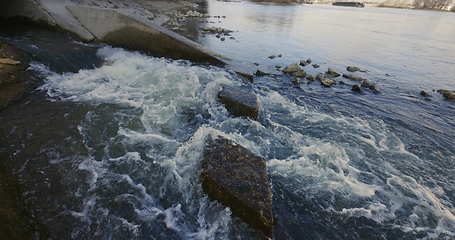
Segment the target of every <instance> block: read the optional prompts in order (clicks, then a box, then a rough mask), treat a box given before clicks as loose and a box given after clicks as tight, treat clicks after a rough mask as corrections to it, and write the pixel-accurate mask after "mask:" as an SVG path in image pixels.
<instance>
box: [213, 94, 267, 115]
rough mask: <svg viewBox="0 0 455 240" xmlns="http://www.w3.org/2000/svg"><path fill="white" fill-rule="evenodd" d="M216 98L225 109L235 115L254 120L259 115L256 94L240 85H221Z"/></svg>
mask: <svg viewBox="0 0 455 240" xmlns="http://www.w3.org/2000/svg"><path fill="white" fill-rule="evenodd" d="M218 99H219V100H220V101H221V102H222V103H223V104H224V106H225V107H226V109H227V110H228V111H229V112H230V113H231V114H232V115H234V116H236V117H250V118H252V119H254V120H257V119H258V116H259V100H258V98H257V96H256V95H255V94H254V93H252V92H249V91H246V90H243V89H241V88H240V87H231V86H226V85H224V86H223V89H222V90H221V91H220V92H219V93H218Z"/></svg>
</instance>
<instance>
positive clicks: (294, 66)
mask: <svg viewBox="0 0 455 240" xmlns="http://www.w3.org/2000/svg"><path fill="white" fill-rule="evenodd" d="M298 70H302V69H301V68H300V67H299V65H297V63H293V64H291V65H289V66H287V67H285V68H284V69H283V72H284V73H293V72H297V71H298Z"/></svg>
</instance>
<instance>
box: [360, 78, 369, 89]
mask: <svg viewBox="0 0 455 240" xmlns="http://www.w3.org/2000/svg"><path fill="white" fill-rule="evenodd" d="M361 86H362V87H364V88H369V87H370V83H369V82H368V80H367V79H365V80H363V82H362V84H361Z"/></svg>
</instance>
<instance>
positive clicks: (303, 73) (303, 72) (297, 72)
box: [292, 69, 306, 77]
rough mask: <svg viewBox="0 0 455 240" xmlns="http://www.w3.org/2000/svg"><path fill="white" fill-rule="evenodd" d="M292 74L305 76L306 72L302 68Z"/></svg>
mask: <svg viewBox="0 0 455 240" xmlns="http://www.w3.org/2000/svg"><path fill="white" fill-rule="evenodd" d="M292 76H294V77H305V76H306V72H305V71H303V70H302V69H299V70H297V71H295V72H293V73H292Z"/></svg>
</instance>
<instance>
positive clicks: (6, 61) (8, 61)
mask: <svg viewBox="0 0 455 240" xmlns="http://www.w3.org/2000/svg"><path fill="white" fill-rule="evenodd" d="M0 63H1V64H8V65H18V64H20V63H21V62H19V61H16V60H13V59H11V58H0Z"/></svg>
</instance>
